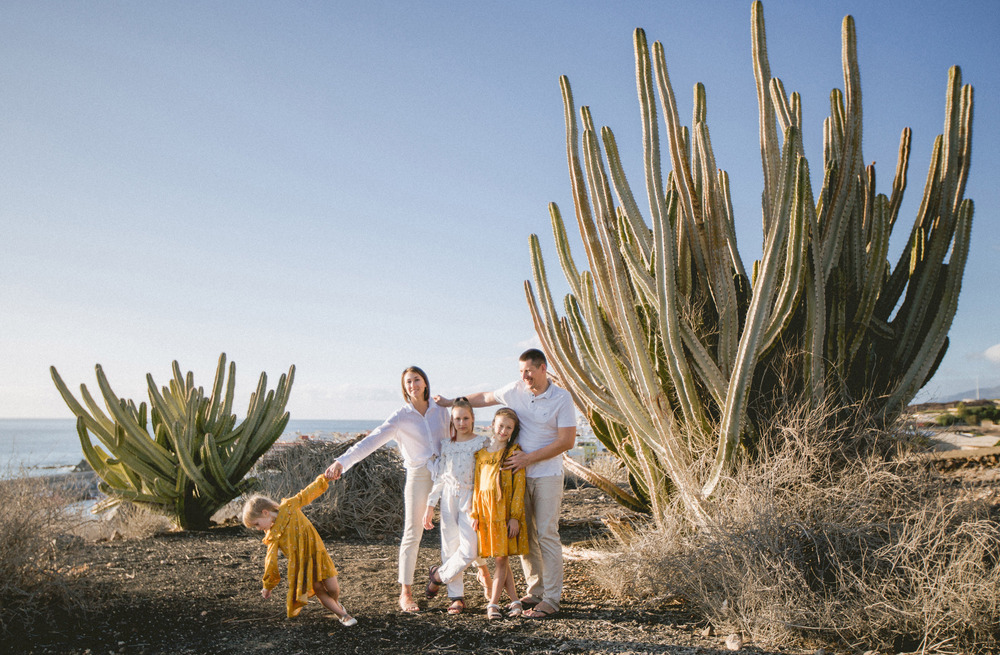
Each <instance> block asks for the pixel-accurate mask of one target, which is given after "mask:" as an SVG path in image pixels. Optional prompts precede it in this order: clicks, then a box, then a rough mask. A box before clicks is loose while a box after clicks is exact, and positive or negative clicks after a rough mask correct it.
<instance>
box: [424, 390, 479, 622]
mask: <svg viewBox="0 0 1000 655" xmlns="http://www.w3.org/2000/svg"><path fill="white" fill-rule="evenodd" d="M475 420H476V419H475V414H473V411H472V405H470V404H469V401H468V400H466V399H465V398H456V399H455V402H454V404H453V405H452V408H451V426H450V428H449V432H450V436H451V439H450V440H448V441H443V442H441V455H440V457H439V458H438V460H437V464H436V466H435V469H436V475H435V478H434V487H433V489H431V494H430V497H428V499H427V511H426V512H425V513H424V528H425V529H428V530H430V529H431V528H433V527H434V522H433V519H434V507H435V506H436V505H437V504H438V500H440V501H441V562H442V564H441V566H432V567H431V568H430V571H429V572H428V573H429V577H430V581H429V582H428V583H427V597H428V598H433V597H434V596H436V595H437V593H438V590H439V588H440V587H441V586H443V585H447V587H448V598H450V599H451V601H452V603H451V606H450V607H449V608H448V613H449V614H460V613H461V612H462V610H464V609H465V600H464V597H465V587H464V580H463V574H464V573H465V569H466V568H468V566H469V564H472V563H473V562H474V563H475V564H476V566H477V567H478V568H479V576H478V577H479V581H480V582H481V583H482V584H483V586H484V587H485V588H489V587H488V585H489V582H490V579H489V578H490V575H489V569H487V567H486V561H485V560H478V559H477V558H476V555H477V551H478V541H477V538H476V531H475V530H474V529H473V528H472V521H471V519H470V518H469V512H470V510H471V509H472V492H473V477H474V475H473V474H474V472H475V462H476V451H477V450H480V449H481V448H482V447H483V446H484V445H485V444H486V441H487V438H486V436H485V435H477V434H476V433H475V432H474V431H473V430H474V427H475Z"/></svg>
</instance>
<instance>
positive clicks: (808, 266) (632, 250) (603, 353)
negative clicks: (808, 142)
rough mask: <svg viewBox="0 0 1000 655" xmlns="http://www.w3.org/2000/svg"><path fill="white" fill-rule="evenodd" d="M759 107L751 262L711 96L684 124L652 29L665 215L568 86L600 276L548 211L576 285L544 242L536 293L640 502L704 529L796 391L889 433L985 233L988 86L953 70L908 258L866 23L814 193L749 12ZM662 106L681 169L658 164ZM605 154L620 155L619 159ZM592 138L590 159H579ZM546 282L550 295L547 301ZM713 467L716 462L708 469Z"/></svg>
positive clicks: (570, 378) (657, 180)
mask: <svg viewBox="0 0 1000 655" xmlns="http://www.w3.org/2000/svg"><path fill="white" fill-rule="evenodd" d="M751 24H752V41H753V58H754V71H755V76H756V81H757V96H758V107H759V115H760V151H761V158H762V164H763V170H764V190H763V194H762V213H763V237H764V239H763V256H762V259H761V260H760V261H757V262H754V263H753V266H752V267H750V268H749V269H748V268H746V267H745V266H744V264H743V261H742V259H741V256H740V253H739V250H738V249H737V244H736V231H735V228H734V225H735V218H734V216H733V206H732V202H731V199H730V193H729V178H728V176H727V174H726V173H725V171H722V170H719V169H718V168H717V166H716V161H715V155H714V153H713V151H712V143H711V138H710V136H709V131H708V126H707V123H706V116H707V101H706V95H705V89H704V87H703V86H702V85H701V84H698V85H697V86H696V87H695V93H694V115H693V120H692V127H691V128H690V129H689V128H688V127H686V126H683V125H682V124H681V121H680V118H679V116H678V111H677V102H676V100H675V96H674V91H673V88H672V86H671V84H670V78H669V75H668V73H667V66H666V63H665V58H664V52H663V46H662V45H661V44H660V43H658V42H657V43H654V44H653V48H652V54H651V53H650V49H649V47H648V44H647V41H646V36H645V33H644V32H643V31H642V30H641V29H639V30H636V32H635V38H634V44H635V61H636V81H637V89H638V96H639V104H640V110H641V117H642V124H643V152H644V164H645V166H644V180H643V182H644V185H645V188H646V195H647V198H648V216H649V219H650V220H649V222H648V223H647V220H646V218H645V217H644V215H643V210H641V209H640V207H639V203H638V202H637V200H636V197H635V195H634V194H633V193H632V190H631V188H630V186H629V183H628V181H627V180H626V179H625V173H624V170H623V168H622V165H621V163H620V161H619V156H618V147H617V144H616V142H615V138H614V135H613V134H612V132H611V130H610V129H608V128H606V127H605V128H603V129H601V130H600V132H598V131H597V130H596V129H595V127H594V121H593V119H592V117H591V113H590V111H589V109H588V108H587V107H582V108H581V109H580V121H581V122H582V135H581V130H580V126H579V125H578V121H577V117H576V109H575V107H574V103H573V97H572V93H571V91H570V86H569V82H568V80H567V79H566V78H565V77H563V78H562V79H561V80H560V83H561V86H562V93H563V103H564V113H565V119H566V139H567V155H568V160H569V168H570V180H571V183H572V186H573V198H574V204H575V209H576V220H577V223H578V225H579V228H580V233H581V235H582V239H583V244H584V247H585V249H586V257H587V263H588V265H589V270H582V271H581V270H580V268H578V266H577V264H576V262H575V261H574V258H573V255H572V253H571V251H570V247H569V241H568V239H567V235H566V228H565V225H564V223H563V219H562V217H561V214H560V212H559V209H558V207H557V206H556V205H555V204H552V205H550V215H551V221H552V229H553V233H554V236H555V243H556V248H557V253H558V256H559V263H560V265H561V268H562V271H563V273H564V275H565V277H566V279H567V281H568V283H569V288H570V293H569V294H568V295H567V296H566V298H565V303H564V315H563V316H560V315H559V313H558V311H557V309H556V306H555V303H554V302H553V299H552V295H551V292H550V290H549V283H548V280H547V276H546V270H545V265H544V262H543V259H542V254H541V248H540V245H539V241H538V237H537V236H535V235H532V236H531V240H530V248H531V259H532V272H533V278H534V286H533V285H532V284H531V283H530V282H525V291H526V295H527V298H528V304H529V307H530V309H531V312H532V317H533V319H534V324H535V329H536V332H537V333H538V336H539V338H540V340H541V342H542V344H543V347H544V348H545V349H546V351H547V352H548V353H549V356H550V358H551V359H552V360H553V361H554V363H555V365H556V367H557V368H558V370H559V372H560V375H561V377H562V380H563V381H564V382H565V384H566V386H567V388H568V389H569V390H570V392H571V393H572V394H573V396H574V398H575V400H576V403H577V406H578V407H579V408H580V409H581V410H582V411H583V412H584V413H585V415H586V416H587V417H588V418H589V420H590V423H591V425H592V427H593V429H594V432H595V434H596V435H597V436H598V438H599V439H600V440H601V441H602V442H603V443H604V445H605V446H606V447H607V448H608V449H609V450H610V451H611V452H612V453H614V454H615V455H617V456H618V457H620V458H621V459H622V461H623V463H624V464H625V466H626V468H627V470H628V472H629V480H630V486H631V491H632V494H633V497H632V498H631V499H629V501H628V504H630V505H635V504H638V505H640V506H642V507H643V508H645V509H646V510H647V511H650V512H652V513H653V514H654V515H656V516H659V515H661V514H662V512H663V510H664V508H665V503H666V502H667V499H668V497H670V496H671V495H673V494H678V495H679V496H680V498H681V500H682V503H683V506H684V507H685V508H686V510H687V511H688V514H689V516H690V517H691V518H692V519H693V520H694V521H695V522H696V523H703V522H704V520H705V514H704V503H705V501H706V499H707V498H708V497H709V496H710V495H711V494H712V493H713V492H714V491H715V489H716V488H717V486H718V485H719V483H720V481H721V480H722V479H723V477H724V475H725V473H726V471H727V469H729V468H730V467H732V466H733V464H734V462H735V458H736V456H737V453H738V452H739V451H740V450H741V448H742V449H748V450H752V449H753V446H754V443H755V441H756V439H757V437H758V435H759V434H760V428H761V427H762V426H765V425H769V424H771V423H773V420H774V418H775V416H776V413H777V411H778V410H779V408H780V407H781V406H782V405H783V404H785V403H787V402H788V401H789V399H791V400H792V402H795V403H805V404H806V405H807V406H809V407H817V408H818V407H829V406H831V404H832V405H833V406H839V407H847V406H855V407H856V406H858V404H859V403H860V404H861V405H862V411H860V412H859V415H865V416H876V417H878V419H879V420H880V421H883V422H887V421H891V420H892V419H893V418H894V417H895V416H897V415H898V413H899V412H900V411H901V409H902V408H903V407H904V406H905V405H906V403H908V402H909V401H910V400H911V399H912V398H913V396H914V395H915V394H916V392H917V391H918V390H919V389H920V388H921V387H922V386H923V385H924V384H925V383H926V382H927V380H928V379H929V378H930V377H931V376H932V375H933V373H934V370H935V368H936V367H937V365H938V363H939V362H940V361H941V358H942V357H943V355H944V352H945V349H946V348H947V344H948V341H947V333H948V329H949V327H950V326H951V321H952V318H953V317H954V314H955V310H956V308H957V304H958V295H959V289H960V287H961V280H962V274H963V272H964V269H965V261H966V257H967V254H968V247H969V240H970V232H971V226H972V213H973V206H972V201H971V200H968V199H963V195H964V191H965V182H966V179H967V177H968V171H969V163H970V155H971V124H972V89H971V87H969V86H965V87H963V86H962V83H961V73H960V72H959V69H958V68H957V67H955V68H952V69H951V71H950V74H949V80H948V89H947V97H946V118H945V128H944V133H943V134H942V135H941V136H939V137H938V138H937V140H936V142H935V146H934V154H933V157H932V158H931V165H930V171H929V173H928V177H927V182H926V185H925V187H924V196H923V201H922V203H921V205H920V209H919V212H918V215H917V218H916V220H915V222H914V225H913V227H912V229H911V232H910V238H909V241H908V243H907V246H906V248H905V250H904V251H903V253H902V254H901V255H900V257H899V259H898V261H897V262H896V263H895V265H892V264H891V262H890V261H889V260H888V247H889V237H890V234H891V232H892V229H893V226H894V225H895V223H896V219H897V217H898V213H899V208H900V204H901V202H902V196H903V191H904V189H905V187H906V172H907V167H908V162H909V154H910V130H909V129H908V128H907V129H905V130H904V131H903V134H902V138H901V141H900V147H899V158H898V162H897V168H896V175H895V178H894V180H893V183H892V190H891V193H890V195H889V196H886V195H884V194H878V193H876V190H875V168H874V166H871V165H869V166H865V164H864V160H863V158H862V153H861V142H862V112H861V82H860V76H859V72H858V61H857V50H856V34H855V27H854V21H853V19H852V18H851V17H850V16H847V17H846V18H845V19H844V22H843V71H844V89H845V90H844V91H843V92H842V91H840V90H837V89H835V90H834V91H833V92H832V93H831V96H830V107H831V112H830V116H829V117H828V118H827V119H826V120H825V122H824V149H823V182H822V187H821V188H820V190H819V193H818V194H817V195H816V196H814V195H813V187H812V183H811V179H810V168H809V165H808V162H807V160H806V157H805V153H804V151H803V147H802V139H801V130H802V113H801V101H800V98H799V96H798V94H795V93H793V94H792V95H791V96H788V94H787V93H786V92H785V89H784V86H783V85H782V83H781V81H780V80H779V79H778V78H774V77H772V76H771V72H770V65H769V63H768V59H767V49H766V39H765V34H764V16H763V8H762V5H761V4H760V2H755V3H754V4H753V7H752V21H751ZM657 94H658V95H659V104H660V107H661V108H662V112H663V121H664V125H665V130H666V136H667V148H666V151H667V156H668V157H669V160H670V165H671V169H672V170H670V171H668V173H667V175H666V178H664V174H663V171H662V170H661V163H660V160H661V150H660V148H661V144H660V125H659V121H658V116H657V113H658V112H657V102H656V95H657ZM602 145H603V148H602ZM581 146H582V155H581ZM536 288H537V294H536V291H535V289H536ZM706 461H707V462H709V464H708V465H704V464H703V463H704V462H706Z"/></svg>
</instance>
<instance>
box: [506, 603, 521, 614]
mask: <svg viewBox="0 0 1000 655" xmlns="http://www.w3.org/2000/svg"><path fill="white" fill-rule="evenodd" d="M507 609H508V610H509V611H508V612H507V616H521V614H523V613H524V606H523V605H521V601H519V600H515V601H511V603H510V605H508V606H507Z"/></svg>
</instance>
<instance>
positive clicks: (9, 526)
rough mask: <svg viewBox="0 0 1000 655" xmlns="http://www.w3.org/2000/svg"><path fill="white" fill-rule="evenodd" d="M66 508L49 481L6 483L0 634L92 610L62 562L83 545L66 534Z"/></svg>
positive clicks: (0, 497)
mask: <svg viewBox="0 0 1000 655" xmlns="http://www.w3.org/2000/svg"><path fill="white" fill-rule="evenodd" d="M66 505H67V500H66V498H65V497H64V496H62V495H60V494H59V493H57V492H56V491H54V490H53V489H52V488H51V487H49V485H48V484H46V482H45V481H44V480H41V479H37V478H31V477H25V476H20V477H15V478H10V479H4V480H0V507H2V508H3V511H0V635H2V636H4V637H6V638H13V636H15V635H17V636H23V635H25V634H30V633H31V632H32V631H33V630H35V629H36V628H38V627H39V626H40V625H43V624H44V625H54V624H55V623H56V622H58V621H60V620H61V619H64V618H65V617H66V616H68V615H69V614H71V613H74V612H78V611H82V610H84V609H85V608H86V604H85V598H86V597H85V595H84V594H83V592H82V591H81V590H79V589H78V588H76V587H75V586H74V585H73V584H72V581H71V578H70V576H69V574H68V572H67V570H66V568H65V567H63V566H61V564H60V560H62V561H65V560H66V558H65V555H66V554H67V552H68V551H69V550H70V549H72V548H73V547H74V546H75V545H76V542H77V541H78V540H75V539H74V538H72V537H68V536H67V535H66V531H67V529H68V528H69V527H70V519H69V518H68V516H67V514H66V513H65V511H64V510H65V509H66ZM57 554H59V555H60V556H61V557H60V560H57V557H56V555H57Z"/></svg>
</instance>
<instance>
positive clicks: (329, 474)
mask: <svg viewBox="0 0 1000 655" xmlns="http://www.w3.org/2000/svg"><path fill="white" fill-rule="evenodd" d="M343 474H344V465H343V464H341V463H340V462H334V463H333V464H330V466H329V468H327V469H326V470H325V471H323V476H324V477H325V478H326V479H327V480H339V479H340V476H341V475H343Z"/></svg>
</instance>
